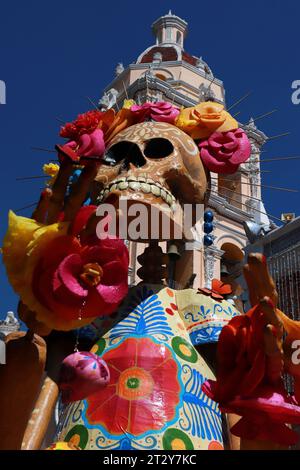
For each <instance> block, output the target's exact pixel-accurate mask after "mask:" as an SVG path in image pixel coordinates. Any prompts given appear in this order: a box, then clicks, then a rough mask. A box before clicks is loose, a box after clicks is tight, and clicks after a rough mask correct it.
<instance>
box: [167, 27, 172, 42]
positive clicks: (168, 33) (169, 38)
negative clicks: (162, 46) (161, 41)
mask: <svg viewBox="0 0 300 470" xmlns="http://www.w3.org/2000/svg"><path fill="white" fill-rule="evenodd" d="M171 40H172V28H166V41H171Z"/></svg>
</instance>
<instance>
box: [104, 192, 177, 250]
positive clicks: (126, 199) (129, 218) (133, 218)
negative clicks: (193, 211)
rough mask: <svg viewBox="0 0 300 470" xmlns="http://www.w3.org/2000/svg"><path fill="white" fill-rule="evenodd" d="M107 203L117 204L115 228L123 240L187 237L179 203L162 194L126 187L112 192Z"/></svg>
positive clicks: (157, 239) (158, 239)
mask: <svg viewBox="0 0 300 470" xmlns="http://www.w3.org/2000/svg"><path fill="white" fill-rule="evenodd" d="M103 204H108V205H112V206H113V207H114V209H115V211H116V216H117V220H116V225H114V224H112V228H113V230H116V235H117V236H118V237H119V238H121V239H126V240H129V241H135V242H141V243H149V242H153V241H157V242H160V241H168V240H172V239H182V238H184V230H183V226H182V221H183V211H182V208H181V206H180V204H178V203H177V204H176V203H175V204H173V207H172V208H171V207H170V206H169V205H168V204H167V203H166V202H165V201H164V200H163V199H161V198H160V197H155V196H153V195H152V194H144V193H141V192H131V191H126V190H124V191H113V192H111V193H110V194H109V196H108V197H107V199H106V200H105V201H104V203H103ZM100 207H101V206H100ZM98 221H99V218H98Z"/></svg>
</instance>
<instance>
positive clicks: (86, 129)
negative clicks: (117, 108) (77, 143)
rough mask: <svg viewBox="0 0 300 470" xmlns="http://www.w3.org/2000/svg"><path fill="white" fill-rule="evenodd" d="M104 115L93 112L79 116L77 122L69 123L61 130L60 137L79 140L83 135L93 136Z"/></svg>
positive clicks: (99, 112)
mask: <svg viewBox="0 0 300 470" xmlns="http://www.w3.org/2000/svg"><path fill="white" fill-rule="evenodd" d="M103 114H104V113H102V112H101V111H97V110H93V111H87V112H86V113H84V114H79V115H78V116H77V118H76V119H75V121H73V122H67V124H65V125H64V126H63V127H61V130H60V136H61V137H64V138H66V139H71V140H77V139H78V138H79V137H80V136H81V135H83V134H91V133H92V132H93V131H94V130H95V129H97V127H98V124H99V122H100V121H101V118H102V116H103Z"/></svg>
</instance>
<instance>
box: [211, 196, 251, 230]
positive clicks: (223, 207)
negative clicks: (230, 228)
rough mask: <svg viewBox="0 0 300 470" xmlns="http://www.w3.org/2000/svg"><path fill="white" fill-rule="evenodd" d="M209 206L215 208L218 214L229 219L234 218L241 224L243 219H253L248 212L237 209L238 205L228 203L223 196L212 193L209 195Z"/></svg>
mask: <svg viewBox="0 0 300 470" xmlns="http://www.w3.org/2000/svg"><path fill="white" fill-rule="evenodd" d="M208 204H209V206H211V207H213V208H214V209H216V211H217V212H218V213H219V214H220V215H224V216H225V217H228V218H229V219H231V220H235V221H236V222H239V223H240V224H242V223H243V222H244V221H245V220H253V216H252V215H251V214H248V212H245V211H243V210H242V209H239V208H238V207H235V206H233V205H232V204H229V202H227V201H226V199H224V198H223V197H221V196H219V195H216V194H213V195H211V196H210V198H209V201H208Z"/></svg>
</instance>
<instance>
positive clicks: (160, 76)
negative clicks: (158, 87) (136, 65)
mask: <svg viewBox="0 0 300 470" xmlns="http://www.w3.org/2000/svg"><path fill="white" fill-rule="evenodd" d="M155 76H156V77H157V78H159V79H160V80H164V81H166V80H167V78H166V77H165V75H163V74H162V73H156V74H155Z"/></svg>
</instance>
